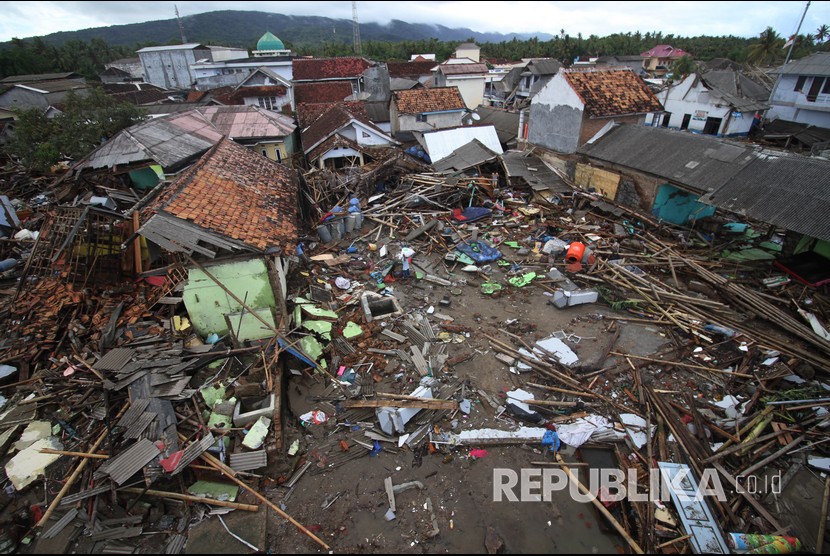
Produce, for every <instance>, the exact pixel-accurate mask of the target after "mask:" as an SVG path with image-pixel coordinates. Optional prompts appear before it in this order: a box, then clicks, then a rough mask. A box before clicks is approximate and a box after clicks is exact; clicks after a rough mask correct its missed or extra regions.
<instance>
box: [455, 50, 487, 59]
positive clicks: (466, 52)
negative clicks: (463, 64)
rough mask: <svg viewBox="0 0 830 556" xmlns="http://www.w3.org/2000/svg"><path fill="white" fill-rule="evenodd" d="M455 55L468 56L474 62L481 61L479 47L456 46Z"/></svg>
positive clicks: (459, 56) (458, 56)
mask: <svg viewBox="0 0 830 556" xmlns="http://www.w3.org/2000/svg"><path fill="white" fill-rule="evenodd" d="M455 57H456V58H469V59H470V60H472V61H474V62H480V61H481V49H480V48H457V49H456V50H455Z"/></svg>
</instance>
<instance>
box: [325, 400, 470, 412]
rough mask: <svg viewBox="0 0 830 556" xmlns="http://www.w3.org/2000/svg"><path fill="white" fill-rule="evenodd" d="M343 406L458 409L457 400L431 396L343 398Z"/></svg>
mask: <svg viewBox="0 0 830 556" xmlns="http://www.w3.org/2000/svg"><path fill="white" fill-rule="evenodd" d="M340 403H341V405H342V406H343V407H344V408H353V407H403V408H410V409H438V410H443V409H448V410H454V409H458V402H457V401H455V400H436V399H432V398H420V399H411V400H394V399H387V400H345V401H342V402H340Z"/></svg>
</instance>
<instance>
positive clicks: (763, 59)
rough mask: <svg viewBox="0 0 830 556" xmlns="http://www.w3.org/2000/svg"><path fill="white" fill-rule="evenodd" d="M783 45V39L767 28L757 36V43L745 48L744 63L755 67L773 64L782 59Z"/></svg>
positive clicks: (770, 28)
mask: <svg viewBox="0 0 830 556" xmlns="http://www.w3.org/2000/svg"><path fill="white" fill-rule="evenodd" d="M783 45H784V39H782V38H781V37H780V36H779V35H778V33H776V32H775V29H773V28H772V27H767V28H766V29H765V30H764V31H762V32H761V34H760V35H759V36H758V42H756V43H753V44H751V45H749V46H748V47H747V49H746V52H747V54H746V61H747V62H749V63H750V64H756V65H764V64H770V63H774V62H775V61H776V60H778V59H780V58H782V57H783V50H782V49H781V47H782V46H783Z"/></svg>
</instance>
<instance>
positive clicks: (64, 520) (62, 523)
mask: <svg viewBox="0 0 830 556" xmlns="http://www.w3.org/2000/svg"><path fill="white" fill-rule="evenodd" d="M76 515H78V509H77V508H72V509H71V510H69V511H68V512H66V513H65V514H64V515H63V517H61V518H60V519H59V520H58V521H57V522H56V523H55V524H54V525H52V526H51V527H50V528H49V529H47V530H46V531H45V532H44V533H43V538H44V539H51V538H52V537H55V536H57V535H58V533H60V532H61V531H63V529H64V528H65V527H66V526H67V525H69V524H70V523H71V522H72V520H73V519H75V516H76Z"/></svg>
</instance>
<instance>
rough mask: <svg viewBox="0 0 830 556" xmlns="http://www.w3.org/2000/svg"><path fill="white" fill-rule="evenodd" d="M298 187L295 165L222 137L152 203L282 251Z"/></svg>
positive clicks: (292, 226) (289, 237)
mask: <svg viewBox="0 0 830 556" xmlns="http://www.w3.org/2000/svg"><path fill="white" fill-rule="evenodd" d="M297 188H298V182H297V175H296V172H295V171H294V170H292V169H290V168H287V167H286V166H283V165H282V164H279V163H277V162H274V161H272V160H269V159H268V158H266V157H264V156H262V155H259V154H257V153H255V152H253V151H251V150H249V149H247V148H245V147H243V146H241V145H237V144H236V143H234V142H233V141H231V140H230V139H223V140H222V141H221V142H220V143H219V144H218V145H216V147H214V148H213V149H211V150H210V151H209V152H208V153H206V154H205V155H204V156H203V157H202V158H201V160H199V162H198V163H196V164H194V165H193V167H191V168H189V169H188V170H187V171H186V172H185V173H184V174H182V176H181V177H179V179H177V180H176V181H175V182H173V183H172V184H171V185H170V188H169V189H168V190H167V191H165V192H164V193H163V194H162V196H160V197H159V198H158V199H156V202H155V203H154V205H153V209H154V210H155V211H163V212H166V213H168V214H171V215H173V216H176V217H177V218H181V219H182V220H187V221H189V222H192V223H193V224H195V225H197V226H199V227H201V228H203V229H205V230H208V231H211V232H214V233H218V234H221V235H223V236H226V237H227V238H230V239H234V240H238V241H240V242H242V243H244V244H246V245H248V246H250V247H253V248H255V249H258V250H260V251H265V250H267V249H268V248H270V247H277V248H279V249H280V250H281V251H285V250H286V249H287V248H290V247H291V246H292V245H293V244H294V242H296V239H297V233H298V221H297ZM216 207H222V210H216Z"/></svg>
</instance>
